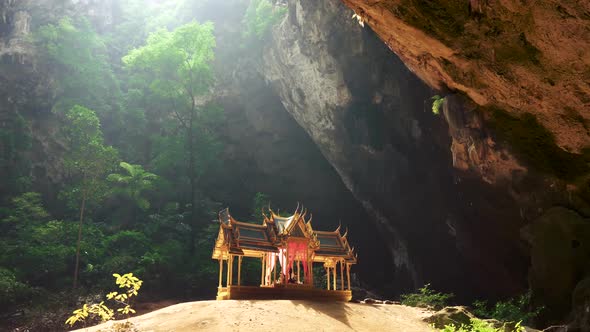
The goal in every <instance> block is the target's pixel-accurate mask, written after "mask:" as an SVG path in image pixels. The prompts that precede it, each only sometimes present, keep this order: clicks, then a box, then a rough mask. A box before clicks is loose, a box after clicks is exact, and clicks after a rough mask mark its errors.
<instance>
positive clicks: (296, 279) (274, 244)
mask: <svg viewBox="0 0 590 332" xmlns="http://www.w3.org/2000/svg"><path fill="white" fill-rule="evenodd" d="M268 210H269V211H268V212H269V215H268V216H267V215H266V214H265V213H264V211H263V216H264V220H263V222H262V225H257V224H251V223H246V222H240V221H237V220H235V219H234V218H233V217H232V216H231V215H230V213H229V209H227V208H226V209H225V210H222V211H221V212H220V213H219V223H220V226H219V233H218V235H217V240H216V241H215V247H214V249H213V255H212V258H213V259H217V260H218V261H219V286H218V289H217V300H229V299H277V298H279V299H281V298H282V299H323V300H338V301H350V300H351V298H352V293H351V290H350V268H351V266H352V265H353V264H356V262H357V255H356V254H355V253H354V249H351V247H350V245H349V243H348V240H347V238H346V237H347V233H348V231H346V232H345V233H344V234H343V235H342V234H340V226H338V228H337V229H336V230H335V231H333V232H326V231H316V230H314V229H313V228H312V226H311V217H309V219H308V220H306V219H305V217H306V214H307V211H306V210H304V209H303V208H301V209H300V208H299V206H298V207H297V209H296V210H295V213H294V214H293V215H291V216H289V217H281V216H279V215H277V214H275V213H274V212H273V211H272V210H271V209H270V208H269V209H268ZM244 257H251V258H255V259H260V261H261V266H262V268H261V271H260V286H244V285H242V280H241V272H242V261H243V259H244ZM236 258H237V276H235V278H234V272H236V271H235V270H236V268H235V267H234V262H235V261H236ZM314 263H320V264H321V266H322V267H323V269H325V275H326V285H325V286H324V285H314V280H313V279H314V278H313V271H314V268H316V266H314ZM224 265H225V270H226V278H225V279H226V283H225V286H224V285H223V272H224ZM316 265H318V264H316ZM338 270H340V271H338ZM338 276H339V277H340V278H339V279H340V280H337V279H338ZM345 277H346V283H345V282H344V279H345ZM338 281H339V282H338ZM320 287H321V288H320Z"/></svg>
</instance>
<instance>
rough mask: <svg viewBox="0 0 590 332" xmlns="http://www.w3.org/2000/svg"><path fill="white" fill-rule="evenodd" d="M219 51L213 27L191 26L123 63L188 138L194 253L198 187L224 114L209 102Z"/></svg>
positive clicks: (157, 39) (152, 40)
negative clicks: (163, 104) (165, 107)
mask: <svg viewBox="0 0 590 332" xmlns="http://www.w3.org/2000/svg"><path fill="white" fill-rule="evenodd" d="M214 47H215V37H214V36H213V24H212V23H210V22H209V23H204V24H199V23H197V22H192V23H188V24H185V25H183V26H180V27H178V28H177V29H175V30H174V31H172V32H170V31H168V30H165V29H160V30H158V31H157V32H155V33H153V34H151V35H150V36H149V38H148V40H147V44H146V45H145V46H143V47H140V48H137V49H134V50H132V51H131V52H129V54H128V55H126V56H125V57H123V63H124V64H125V65H126V66H127V68H128V69H130V70H132V71H134V76H135V78H136V80H135V81H136V82H137V81H138V79H137V78H138V77H140V78H141V79H140V80H139V81H140V82H146V83H147V84H148V85H149V89H150V91H151V92H152V93H153V94H156V95H157V96H159V97H160V99H161V100H164V101H165V102H166V103H167V105H168V109H169V110H170V114H171V116H172V117H173V118H174V119H175V121H176V127H177V128H178V129H180V130H181V132H183V134H184V138H183V139H184V142H185V147H184V149H183V150H184V151H186V153H187V154H188V155H187V156H186V157H187V158H186V159H187V160H186V163H185V169H186V175H187V177H188V180H189V183H190V199H189V206H190V209H191V216H190V218H191V222H190V224H191V229H192V235H193V236H192V237H191V242H190V251H193V250H194V247H195V245H194V241H195V237H196V233H197V229H198V222H197V214H198V208H197V205H198V202H200V200H199V199H198V197H197V195H198V188H197V187H198V181H199V178H200V177H201V176H202V175H203V174H204V171H205V170H206V169H207V166H208V164H209V163H208V161H209V160H211V156H212V155H214V151H215V146H216V141H215V139H214V135H213V133H212V130H211V128H212V126H211V124H212V122H215V119H216V118H217V117H216V115H217V114H219V112H218V111H219V110H218V109H217V108H215V107H211V106H210V105H209V104H208V103H207V102H206V99H207V98H204V96H205V95H207V94H208V92H209V89H210V87H211V86H212V84H213V74H212V70H211V63H212V61H213V59H214Z"/></svg>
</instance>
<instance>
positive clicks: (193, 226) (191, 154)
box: [188, 95, 197, 254]
mask: <svg viewBox="0 0 590 332" xmlns="http://www.w3.org/2000/svg"><path fill="white" fill-rule="evenodd" d="M191 99H192V107H191V113H190V118H189V128H188V149H189V161H188V176H189V181H190V186H191V188H190V190H191V193H190V201H191V237H190V241H189V246H190V247H189V253H190V254H193V253H194V251H195V241H196V237H197V202H196V200H197V179H196V175H195V146H194V143H195V142H194V140H195V137H194V136H195V133H194V122H195V111H196V110H195V99H194V97H192V95H191Z"/></svg>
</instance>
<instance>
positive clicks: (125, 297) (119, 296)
mask: <svg viewBox="0 0 590 332" xmlns="http://www.w3.org/2000/svg"><path fill="white" fill-rule="evenodd" d="M113 277H115V283H116V284H117V285H118V286H119V288H123V289H124V291H123V292H121V293H119V292H110V293H108V294H107V296H106V297H107V300H111V301H114V302H116V303H118V304H120V305H123V307H122V308H118V309H117V312H119V313H121V314H123V315H126V316H127V318H129V315H130V314H134V313H135V309H133V308H131V298H132V297H134V296H137V295H138V294H139V293H138V292H139V289H140V288H141V285H142V284H143V281H142V280H140V279H139V278H137V277H136V276H134V275H133V273H126V274H124V275H120V274H118V273H114V274H113ZM114 316H115V311H114V310H113V309H111V308H109V307H108V306H107V305H105V304H104V301H102V302H100V303H93V304H90V305H88V304H86V303H84V305H83V306H82V308H80V309H76V310H74V311H73V315H72V316H70V317H69V318H68V319H67V320H66V324H68V325H70V327H72V326H74V325H75V324H76V323H78V322H83V323H86V319H88V318H95V317H98V318H100V320H101V321H103V322H105V321H108V320H111V319H113V317H114Z"/></svg>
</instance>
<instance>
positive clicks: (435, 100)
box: [430, 95, 445, 115]
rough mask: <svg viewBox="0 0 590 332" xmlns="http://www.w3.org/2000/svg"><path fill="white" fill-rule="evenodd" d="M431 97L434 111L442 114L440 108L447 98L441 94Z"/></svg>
mask: <svg viewBox="0 0 590 332" xmlns="http://www.w3.org/2000/svg"><path fill="white" fill-rule="evenodd" d="M430 99H432V113H434V114H437V115H438V114H440V108H441V107H442V104H443V102H444V101H445V98H444V97H441V96H439V95H435V96H433V97H432V98H430Z"/></svg>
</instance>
